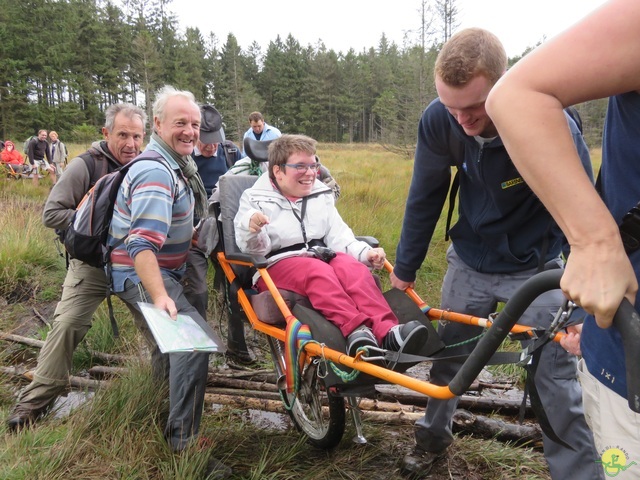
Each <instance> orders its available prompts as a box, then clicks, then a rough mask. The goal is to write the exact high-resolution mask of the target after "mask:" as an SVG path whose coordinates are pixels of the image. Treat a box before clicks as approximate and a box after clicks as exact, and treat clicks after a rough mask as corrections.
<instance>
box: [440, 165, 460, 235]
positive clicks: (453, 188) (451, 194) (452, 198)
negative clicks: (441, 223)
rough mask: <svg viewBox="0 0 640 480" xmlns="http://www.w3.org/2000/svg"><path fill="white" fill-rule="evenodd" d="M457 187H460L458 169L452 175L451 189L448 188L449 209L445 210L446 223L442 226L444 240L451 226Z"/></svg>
mask: <svg viewBox="0 0 640 480" xmlns="http://www.w3.org/2000/svg"><path fill="white" fill-rule="evenodd" d="M458 187H460V169H456V174H455V176H454V177H453V182H451V190H449V211H448V212H447V225H446V226H445V228H444V239H445V241H449V229H450V228H451V218H452V217H453V209H454V208H455V206H456V195H458Z"/></svg>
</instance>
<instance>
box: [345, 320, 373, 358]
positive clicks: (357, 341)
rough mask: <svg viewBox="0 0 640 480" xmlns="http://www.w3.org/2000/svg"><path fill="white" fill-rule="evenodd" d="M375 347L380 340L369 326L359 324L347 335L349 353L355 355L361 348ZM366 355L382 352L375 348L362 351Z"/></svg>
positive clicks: (371, 355) (370, 355) (351, 355)
mask: <svg viewBox="0 0 640 480" xmlns="http://www.w3.org/2000/svg"><path fill="white" fill-rule="evenodd" d="M367 347H375V348H378V341H377V340H376V337H375V335H374V334H373V332H372V331H371V329H370V328H369V327H365V326H364V325H361V326H359V327H358V328H356V329H355V330H354V331H353V332H351V333H350V334H349V335H348V336H347V354H348V355H349V356H350V357H355V356H356V353H358V350H359V349H361V348H367ZM362 354H363V355H364V356H365V357H374V356H378V355H380V354H381V352H378V351H377V350H374V349H368V352H363V353H362Z"/></svg>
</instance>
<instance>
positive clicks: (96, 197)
mask: <svg viewBox="0 0 640 480" xmlns="http://www.w3.org/2000/svg"><path fill="white" fill-rule="evenodd" d="M140 160H155V161H158V162H159V163H161V164H162V165H164V166H165V168H167V169H168V170H169V172H171V176H172V178H174V186H175V187H177V181H176V179H175V174H174V172H173V170H172V169H171V167H170V166H169V165H168V164H167V163H166V162H165V161H164V160H163V159H162V157H161V155H160V154H159V153H157V152H154V151H148V152H145V154H144V156H140V157H137V158H135V159H134V160H132V161H131V162H129V163H127V164H126V165H123V166H121V167H120V168H118V169H116V170H114V171H112V172H110V173H107V174H106V175H104V176H102V177H100V179H98V181H96V183H95V185H94V186H93V187H92V188H91V189H90V190H89V191H88V192H87V193H86V195H85V196H84V198H83V199H82V201H81V202H80V203H79V204H78V207H77V208H76V212H75V213H74V215H73V218H72V219H71V222H70V223H69V225H68V226H67V228H66V229H65V230H64V234H63V238H64V240H63V242H64V247H65V249H66V250H67V252H68V253H69V255H70V256H71V258H76V259H78V260H80V261H82V262H84V263H87V264H89V265H91V266H93V267H104V266H105V265H106V264H107V263H109V258H110V256H111V252H112V251H113V250H114V249H115V248H117V247H118V246H120V245H121V244H122V243H123V242H124V241H125V239H126V238H127V237H126V236H125V237H123V238H121V239H119V240H118V241H117V242H116V244H115V245H113V246H111V247H107V237H108V234H109V226H110V225H111V219H112V217H113V208H114V206H115V203H116V197H117V196H118V190H119V189H120V185H121V184H122V181H123V180H124V177H125V175H126V174H127V172H128V171H129V168H131V166H132V165H133V164H134V163H135V162H138V161H140Z"/></svg>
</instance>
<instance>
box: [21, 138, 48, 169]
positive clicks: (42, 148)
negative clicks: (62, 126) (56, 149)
mask: <svg viewBox="0 0 640 480" xmlns="http://www.w3.org/2000/svg"><path fill="white" fill-rule="evenodd" d="M27 157H28V158H29V163H30V164H31V165H33V161H34V160H43V159H44V158H45V157H47V161H48V162H49V163H51V152H50V151H49V144H48V143H47V141H46V140H39V139H38V137H33V138H32V139H31V140H29V145H28V146H27Z"/></svg>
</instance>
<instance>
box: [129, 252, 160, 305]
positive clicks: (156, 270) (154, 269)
mask: <svg viewBox="0 0 640 480" xmlns="http://www.w3.org/2000/svg"><path fill="white" fill-rule="evenodd" d="M133 263H134V267H135V269H136V273H137V274H138V277H140V280H141V281H142V286H143V287H144V288H145V290H146V291H147V292H149V295H151V299H152V300H153V302H154V303H155V302H156V301H157V299H159V298H161V297H166V296H167V290H166V289H165V288H164V281H163V280H162V274H161V273H160V267H159V266H158V260H157V259H156V256H155V254H154V253H153V252H152V251H151V250H143V251H142V252H140V253H138V254H137V255H136V257H135V259H134V261H133Z"/></svg>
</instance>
